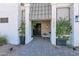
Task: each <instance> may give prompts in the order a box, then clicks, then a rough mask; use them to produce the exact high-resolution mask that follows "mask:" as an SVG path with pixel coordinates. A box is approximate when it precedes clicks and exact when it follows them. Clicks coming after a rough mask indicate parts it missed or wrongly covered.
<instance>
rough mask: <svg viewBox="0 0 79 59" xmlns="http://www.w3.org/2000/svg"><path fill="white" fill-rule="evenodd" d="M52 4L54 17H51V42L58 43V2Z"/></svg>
mask: <svg viewBox="0 0 79 59" xmlns="http://www.w3.org/2000/svg"><path fill="white" fill-rule="evenodd" d="M51 5H52V19H51V38H50V39H51V43H52V44H53V45H56V4H51Z"/></svg>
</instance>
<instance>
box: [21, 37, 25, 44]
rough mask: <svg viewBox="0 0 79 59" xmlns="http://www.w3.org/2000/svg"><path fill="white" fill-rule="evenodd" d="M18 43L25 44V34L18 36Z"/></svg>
mask: <svg viewBox="0 0 79 59" xmlns="http://www.w3.org/2000/svg"><path fill="white" fill-rule="evenodd" d="M20 44H21V45H24V44H25V36H20Z"/></svg>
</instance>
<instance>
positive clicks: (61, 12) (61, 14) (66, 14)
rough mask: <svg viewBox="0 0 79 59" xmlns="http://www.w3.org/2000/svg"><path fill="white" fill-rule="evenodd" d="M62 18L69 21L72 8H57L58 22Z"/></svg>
mask: <svg viewBox="0 0 79 59" xmlns="http://www.w3.org/2000/svg"><path fill="white" fill-rule="evenodd" d="M60 18H66V19H67V20H69V18H70V8H69V7H61V8H57V20H60Z"/></svg>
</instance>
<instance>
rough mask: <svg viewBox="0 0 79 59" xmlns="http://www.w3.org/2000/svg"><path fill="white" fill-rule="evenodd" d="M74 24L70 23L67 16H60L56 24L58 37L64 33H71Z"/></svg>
mask: <svg viewBox="0 0 79 59" xmlns="http://www.w3.org/2000/svg"><path fill="white" fill-rule="evenodd" d="M71 29H72V26H71V23H70V20H67V19H66V18H60V20H58V21H57V24H56V34H57V37H58V38H60V37H61V36H62V37H63V36H64V35H70V32H71Z"/></svg>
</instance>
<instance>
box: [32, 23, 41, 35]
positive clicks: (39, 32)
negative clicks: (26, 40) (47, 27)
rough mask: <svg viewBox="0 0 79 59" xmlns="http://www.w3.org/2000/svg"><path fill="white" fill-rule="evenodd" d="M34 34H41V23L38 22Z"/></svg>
mask: <svg viewBox="0 0 79 59" xmlns="http://www.w3.org/2000/svg"><path fill="white" fill-rule="evenodd" d="M33 35H34V36H41V23H37V24H36V25H35V28H34V29H33Z"/></svg>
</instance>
